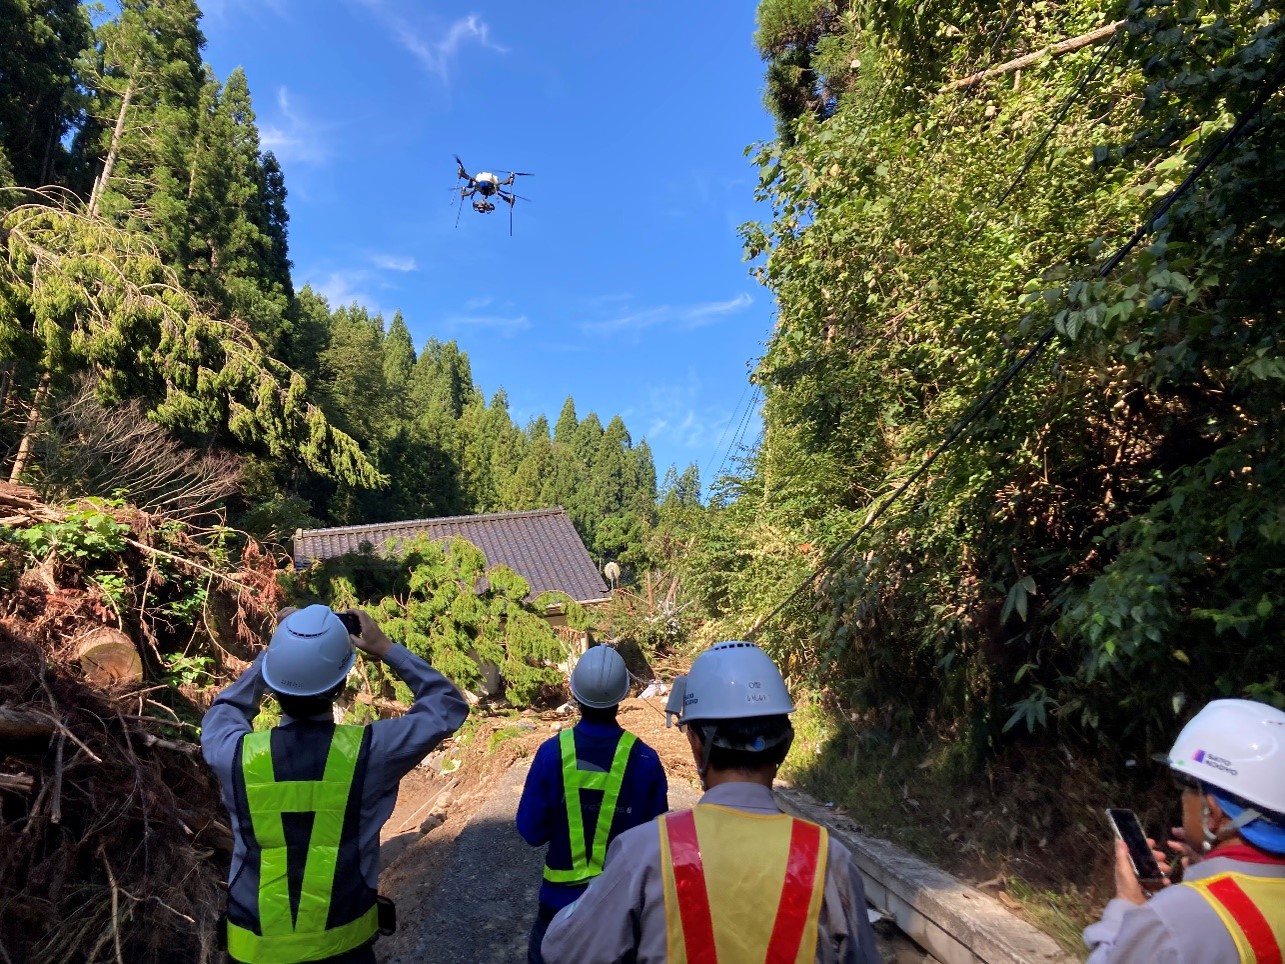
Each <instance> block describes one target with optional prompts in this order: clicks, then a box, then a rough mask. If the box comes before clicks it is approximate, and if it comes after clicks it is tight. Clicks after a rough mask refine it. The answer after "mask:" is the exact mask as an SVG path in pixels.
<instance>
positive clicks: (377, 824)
mask: <svg viewBox="0 0 1285 964" xmlns="http://www.w3.org/2000/svg"><path fill="white" fill-rule="evenodd" d="M262 660H263V656H262V654H260V655H259V656H258V657H257V658H256V659H255V661H254V662H253V663H251V664H250V667H249V668H248V669H247V670H246V671H245V672H244V673H242V674H241V677H240V678H239V679H238V680H237V681H236V682H235V683H233V684H232V685H231V686H229V687H228V688H227V689H225V690H224V691H223V692H222V693H220V694H219V695H218V696H217V697H216V698H215V700H214V703H213V705H211V707H210V709H209V711H208V712H207V713H206V714H205V718H204V719H203V720H202V721H201V749H202V752H203V753H204V756H205V761H206V763H208V764H209V765H210V768H211V769H212V770H213V771H214V773H215V775H216V776H217V777H218V778H219V785H220V788H221V793H222V799H223V804H224V806H225V807H227V810H228V815H229V817H230V818H231V822H232V833H233V837H234V845H233V852H232V866H231V868H230V870H229V874H228V882H229V883H228V918H229V920H230V921H231V922H232V923H233V924H236V925H237V926H241V927H248V928H251V929H252V928H253V927H254V926H255V924H256V921H257V919H258V912H259V896H260V893H259V891H260V886H259V867H258V863H257V860H258V857H257V855H258V852H259V851H258V846H257V843H256V841H255V839H254V833H253V829H252V820H251V816H250V814H249V812H247V801H246V794H245V789H244V778H243V773H242V753H241V750H242V744H243V743H244V741H245V737H246V736H247V734H249V733H251V732H252V730H253V726H252V723H253V720H254V718H255V716H257V715H258V712H259V703H260V701H261V700H262V699H263V696H264V693H265V692H266V691H267V684H266V683H265V682H264V680H263V676H262V673H261V670H260V664H261V662H262ZM384 663H385V665H386V666H387V667H388V668H389V669H390V670H392V671H393V672H394V673H396V674H397V676H398V677H400V678H401V679H402V681H403V682H405V683H406V685H407V686H409V687H410V689H411V692H412V693H413V694H414V702H413V704H412V705H411V708H410V709H409V710H408V711H407V712H406V713H405V714H404V715H403V716H400V717H397V718H396V719H390V720H378V721H376V722H374V723H372V724H370V725H369V726H368V727H366V728H365V729H366V731H367V732H366V733H364V734H363V738H362V741H361V751H360V758H359V761H358V766H357V772H356V774H355V778H354V784H353V791H352V793H353V810H354V811H355V814H354V817H355V819H353V820H351V821H345V826H346V827H351V837H352V839H353V846H354V851H355V852H354V853H353V855H352V857H351V858H347V857H344V858H343V861H341V862H344V863H346V862H347V861H348V860H351V863H352V865H353V866H352V868H351V869H352V870H355V871H356V872H357V873H358V874H359V875H360V884H361V885H364V886H361V887H358V888H357V889H361V890H363V891H364V892H366V893H368V894H373V893H374V892H375V890H376V888H377V887H378V884H379V832H380V830H381V828H382V827H383V825H384V823H385V822H386V821H387V820H388V818H389V817H390V816H392V813H393V808H394V807H395V806H396V804H397V788H398V784H399V783H400V782H401V778H402V777H403V776H405V775H406V774H407V773H409V772H410V770H411V769H412V768H413V767H414V766H415V765H416V764H417V763H419V761H420V760H422V759H423V758H424V756H425V755H426V754H427V753H428V752H429V751H430V750H432V749H433V748H434V747H435V746H437V745H438V744H439V743H441V742H442V740H444V739H445V738H446V737H448V736H450V735H451V734H452V733H454V732H455V731H456V730H457V729H459V727H460V725H461V724H462V723H463V722H464V720H465V719H466V718H467V717H468V703H467V702H465V700H464V697H463V696H461V695H460V692H459V690H457V689H456V688H455V686H454V684H452V683H451V682H450V680H448V679H447V678H446V677H444V676H443V675H442V674H441V673H439V672H437V670H435V669H433V668H432V667H431V666H429V665H428V663H426V662H425V661H424V660H422V659H420V658H419V657H418V656H416V655H415V654H414V653H412V652H410V651H409V650H408V649H406V648H405V647H403V646H398V645H394V646H393V647H392V649H391V650H390V651H389V653H388V655H387V656H385V657H384ZM273 732H274V739H273V751H274V761H273V762H274V764H275V763H276V762H277V760H276V759H275V756H276V750H277V749H278V745H280V746H281V747H282V748H284V747H285V746H286V744H290V745H291V747H292V749H291V751H290V752H289V754H288V755H289V756H290V758H291V759H289V760H288V761H287V760H282V761H281V767H282V769H280V771H279V772H278V775H277V779H285V780H291V779H316V778H317V776H318V774H308V775H305V774H304V773H303V772H302V771H303V770H307V769H308V768H309V758H312V760H313V762H315V761H316V760H321V761H323V762H324V758H325V755H326V748H327V747H329V745H330V743H331V740H332V738H333V734H334V732H335V726H334V721H333V718H332V716H331V714H330V713H329V712H327V713H324V714H321V715H319V716H317V717H314V718H310V719H308V720H295V719H293V718H291V717H289V716H283V717H282V719H281V724H280V726H279V727H277V729H276V730H274V731H273ZM277 733H280V735H281V736H282V737H283V738H285V739H284V740H278V739H276V738H275V737H276V734H277ZM301 740H302V741H308V740H314V741H315V742H317V744H318V746H317V747H316V748H315V752H308V753H303V752H300V748H299V747H298V746H297V744H298V743H299V742H300V741H301ZM314 769H315V767H314ZM295 770H299V771H300V772H299V773H298V774H295V773H294V772H293V771H295ZM349 833H350V832H349V830H347V829H346V830H345V839H348V836H349ZM288 836H289V834H288ZM305 836H306V835H305ZM290 840H291V841H293V840H294V837H290ZM293 845H294V844H292V846H293ZM304 846H306V843H305V844H304ZM346 848H347V845H345V850H346ZM342 856H343V855H342V854H341V857H342ZM300 864H301V862H300V861H294V862H293V867H295V868H298V867H300ZM295 872H296V871H295V870H292V873H295ZM299 872H301V871H299ZM348 872H349V871H348V870H347V869H345V873H346V874H347V873H348ZM336 876H338V874H337V875H336ZM337 883H342V885H343V886H341V887H337V888H336V893H339V894H345V893H348V892H355V890H354V888H353V887H352V885H353V883H354V882H353V881H351V880H344V881H342V882H337ZM291 889H292V894H291V899H292V900H294V899H296V898H295V895H294V893H293V891H295V890H297V889H298V884H297V882H292V885H291ZM367 953H368V952H367ZM341 959H344V960H347V959H352V960H360V959H363V958H359V957H352V958H349V957H348V956H347V955H345V956H344V957H343V958H341ZM370 959H373V958H370Z"/></svg>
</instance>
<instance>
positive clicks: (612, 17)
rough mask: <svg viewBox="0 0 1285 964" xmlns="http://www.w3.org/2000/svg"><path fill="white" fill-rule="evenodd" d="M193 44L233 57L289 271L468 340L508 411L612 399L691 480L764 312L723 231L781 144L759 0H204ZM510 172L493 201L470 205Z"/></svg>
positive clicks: (724, 432) (731, 417)
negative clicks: (254, 121)
mask: <svg viewBox="0 0 1285 964" xmlns="http://www.w3.org/2000/svg"><path fill="white" fill-rule="evenodd" d="M202 8H203V9H204V11H205V19H204V20H203V21H202V27H203V29H204V31H205V34H206V37H207V38H208V41H209V44H208V46H207V48H206V52H205V55H206V59H207V60H209V62H210V63H211V64H212V65H213V66H214V69H215V71H216V72H217V73H218V74H219V76H220V77H221V78H225V77H226V76H227V75H228V73H229V72H230V71H231V70H232V69H233V68H234V67H236V66H238V65H240V66H242V67H244V68H245V70H246V74H247V76H248V79H249V82H250V90H251V94H252V95H253V97H254V105H255V111H256V114H257V116H258V123H259V128H260V132H261V135H262V138H263V144H264V147H265V148H269V149H271V150H273V151H275V152H276V154H277V156H278V157H279V159H280V160H281V163H282V167H283V168H284V170H285V174H286V186H287V188H288V190H289V192H290V196H289V202H288V206H289V211H290V218H291V221H290V252H291V257H292V260H293V261H294V266H295V267H294V276H295V284H296V286H298V287H302V285H303V284H304V283H305V282H307V283H311V284H312V286H313V287H314V288H315V289H317V290H319V291H321V292H322V293H323V294H325V295H326V296H327V297H328V298H329V299H330V300H331V304H332V306H336V305H338V304H346V303H349V302H352V301H356V302H358V303H360V304H363V305H365V306H367V307H368V308H370V309H372V310H375V311H379V312H382V313H383V314H384V316H385V318H391V316H392V312H393V311H394V310H395V309H400V310H401V311H402V313H403V315H404V317H405V319H406V322H407V325H408V326H409V327H410V330H411V334H412V336H413V337H414V339H415V342H416V347H417V348H418V347H420V346H422V345H423V343H424V342H425V340H426V339H427V338H429V337H430V336H434V337H437V338H439V339H443V340H446V339H450V338H454V339H456V340H457V341H458V342H459V344H460V347H461V348H462V349H463V350H464V351H466V352H467V353H468V355H469V358H470V360H471V362H472V368H473V376H474V380H475V381H476V382H477V383H478V384H479V385H480V386H481V388H482V390H483V391H484V392H485V393H486V394H487V396H488V397H489V396H490V395H491V394H492V393H493V392H494V391H495V390H496V389H498V388H501V387H503V388H504V389H505V391H506V392H507V393H508V397H509V405H510V411H511V413H512V414H513V417H514V419H515V420H516V421H517V422H518V423H519V424H525V423H526V422H527V420H528V419H530V418H532V417H533V416H535V415H537V414H540V413H544V414H546V415H548V417H549V419H550V421H551V422H552V421H554V420H556V418H557V416H558V412H559V411H560V410H561V407H562V404H563V401H564V400H565V399H566V397H567V396H568V395H571V396H573V397H574V398H575V401H576V407H577V411H578V413H579V415H580V416H581V417H582V418H583V417H584V416H585V415H586V414H587V413H588V412H590V411H595V412H597V413H598V416H599V418H601V419H602V421H603V423H604V424H605V423H606V422H607V421H608V420H609V419H610V418H611V417H612V416H613V415H615V414H620V415H621V416H623V417H624V419H625V423H626V424H627V425H628V426H629V429H630V432H631V434H632V436H633V439H634V442H635V443H637V442H638V441H639V440H640V439H641V438H644V437H645V438H646V439H647V442H648V444H649V445H651V447H652V449H653V452H654V454H655V458H656V467H657V472H658V475H659V476H661V477H663V475H664V473H665V470H666V468H668V466H669V465H670V464H676V465H677V466H678V467H679V469H682V468H683V467H684V466H685V465H687V464H688V463H689V462H696V463H697V464H698V465H699V466H700V468H701V474H702V478H703V480H704V482H705V483H706V484H708V483H709V482H710V481H711V477H712V474H713V472H714V471H715V470H716V469H717V468H718V467H719V465H720V463H721V462H722V461H723V459H724V458H725V456H726V454H727V451H728V449H729V447H730V445H731V443H732V440H733V439H734V438H736V437H738V436H739V434H740V433H741V432H742V426H743V425H744V429H743V431H744V438H745V441H746V442H747V443H752V442H753V441H754V439H755V438H756V437H757V434H758V430H759V425H758V421H757V416H751V417H750V418H749V419H748V420H746V418H745V411H746V408H747V405H748V403H749V402H750V401H752V400H753V398H754V395H753V392H752V391H751V390H748V389H747V385H748V371H749V368H750V367H751V364H752V362H753V360H754V359H756V358H757V357H758V356H759V355H760V354H761V352H762V349H763V344H764V342H765V340H766V338H767V336H768V334H769V332H770V331H771V326H772V320H773V306H772V301H771V297H770V294H769V292H768V291H767V289H765V288H762V287H760V286H759V285H758V284H757V283H756V282H755V281H754V280H753V279H752V278H751V277H750V276H749V272H748V266H747V265H746V264H745V263H744V262H743V261H742V259H741V244H740V240H739V237H738V235H737V231H736V228H737V226H738V225H739V224H741V223H742V222H744V221H747V220H750V219H753V218H756V217H760V216H762V215H763V211H762V210H761V209H760V208H758V207H756V206H755V204H754V202H753V190H754V185H755V183H756V180H757V171H756V170H755V169H754V168H753V167H752V165H751V164H750V162H749V159H747V158H746V157H745V156H744V154H743V151H744V148H745V147H746V146H747V145H749V144H751V143H754V142H758V141H762V140H766V139H770V138H771V136H772V120H771V118H770V116H769V115H768V114H767V111H766V109H765V108H764V107H763V104H762V89H763V65H762V62H761V61H760V60H759V58H758V55H757V54H756V52H755V50H754V47H753V43H752V36H753V31H754V5H753V3H735V4H734V3H727V2H721V0H719V2H705V3H690V2H689V3H676V2H671V0H663V2H658V0H652V2H647V3H641V2H637V3H606V4H603V3H596V4H591V3H585V2H574V0H573V2H561V3H552V4H539V3H521V4H518V3H496V2H490V3H488V2H485V0H484V2H480V3H471V4H469V5H465V6H459V5H450V6H448V5H445V4H431V5H430V4H422V3H415V2H413V0H313V2H305V0H204V2H203V3H202ZM453 153H458V154H459V155H460V156H461V158H463V160H464V163H465V165H466V166H467V167H469V168H470V169H471V170H472V171H473V172H474V173H476V172H477V171H479V170H496V169H517V170H522V171H533V172H535V176H534V177H530V178H521V179H519V185H518V190H519V193H521V194H524V195H526V196H527V197H529V198H531V202H530V203H529V204H524V203H523V202H521V201H519V202H518V205H517V208H516V210H515V231H514V236H513V237H512V238H510V237H509V235H508V221H507V211H506V209H505V208H504V207H503V206H502V205H501V207H500V208H499V209H497V210H496V211H495V212H494V213H493V214H489V215H479V214H476V213H474V212H473V211H472V210H470V208H469V204H468V202H467V201H466V202H465V204H464V210H463V212H462V214H461V215H460V218H459V227H458V228H456V227H455V220H456V203H457V201H458V197H459V195H458V192H456V191H454V190H453V187H454V184H455V164H454V161H453V160H452V158H451V155H452V154H453Z"/></svg>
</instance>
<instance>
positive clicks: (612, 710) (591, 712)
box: [576, 700, 620, 723]
mask: <svg viewBox="0 0 1285 964" xmlns="http://www.w3.org/2000/svg"><path fill="white" fill-rule="evenodd" d="M576 705H577V706H579V707H580V719H582V720H584V721H585V722H586V723H615V722H616V711H617V710H618V709H620V706H619V704H616V705H614V706H585V705H584V704H583V703H581V702H580V701H579V700H576Z"/></svg>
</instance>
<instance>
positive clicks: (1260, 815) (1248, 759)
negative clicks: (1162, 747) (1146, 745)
mask: <svg viewBox="0 0 1285 964" xmlns="http://www.w3.org/2000/svg"><path fill="white" fill-rule="evenodd" d="M1163 759H1164V762H1165V763H1166V764H1168V766H1169V768H1170V769H1171V770H1173V771H1175V772H1176V773H1180V774H1182V775H1183V776H1186V777H1190V778H1192V779H1195V780H1199V781H1200V782H1201V783H1202V784H1205V785H1207V786H1208V787H1209V788H1210V789H1211V790H1212V791H1213V792H1214V795H1215V796H1219V794H1218V793H1217V791H1218V790H1224V791H1226V792H1227V793H1229V794H1231V795H1232V796H1233V797H1235V798H1236V801H1239V802H1242V803H1243V804H1245V805H1246V807H1245V809H1244V810H1243V813H1242V812H1237V813H1231V812H1229V814H1228V815H1229V816H1231V817H1233V818H1234V819H1235V822H1236V823H1237V824H1238V829H1240V832H1241V834H1242V835H1243V836H1244V837H1245V839H1246V840H1249V841H1250V842H1251V843H1259V844H1260V846H1266V847H1268V849H1271V850H1273V851H1275V850H1279V849H1281V847H1282V846H1283V845H1285V825H1283V824H1285V712H1282V711H1281V710H1278V709H1276V708H1275V707H1274V706H1268V705H1267V704H1266V703H1258V702H1255V701H1254V700H1214V701H1213V702H1212V703H1210V704H1208V705H1207V706H1206V707H1205V708H1204V709H1202V710H1201V711H1200V712H1199V713H1197V714H1196V715H1195V716H1194V717H1192V718H1191V722H1189V723H1188V724H1187V725H1186V726H1184V727H1183V728H1182V732H1181V733H1179V734H1178V739H1177V740H1175V741H1174V744H1173V748H1172V749H1170V751H1169V754H1168V756H1167V757H1165V758H1163ZM1236 801H1233V808H1234V809H1236V810H1238V811H1239V810H1240V806H1239V803H1237V802H1236ZM1224 809H1226V808H1224ZM1242 818H1247V819H1242ZM1259 820H1262V821H1263V822H1264V823H1267V824H1268V826H1258V825H1257V822H1258V821H1259ZM1257 831H1261V832H1257ZM1260 837H1261V838H1263V839H1261V840H1257V839H1255V838H1260Z"/></svg>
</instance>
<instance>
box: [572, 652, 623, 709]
mask: <svg viewBox="0 0 1285 964" xmlns="http://www.w3.org/2000/svg"><path fill="white" fill-rule="evenodd" d="M571 695H572V696H574V697H575V698H576V701H577V702H579V703H581V704H582V705H584V706H591V707H593V708H594V709H598V710H605V709H608V708H609V707H612V706H615V705H616V704H617V703H619V702H620V701H621V700H623V699H624V698H625V697H626V696H628V695H629V670H628V669H627V668H626V666H625V660H624V657H622V656H621V655H620V654H619V653H618V652H616V650H615V648H614V647H612V646H593V647H591V648H590V649H589V652H587V653H585V654H584V655H583V656H581V657H580V660H579V661H578V662H577V663H576V668H575V669H573V670H572V671H571Z"/></svg>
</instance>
